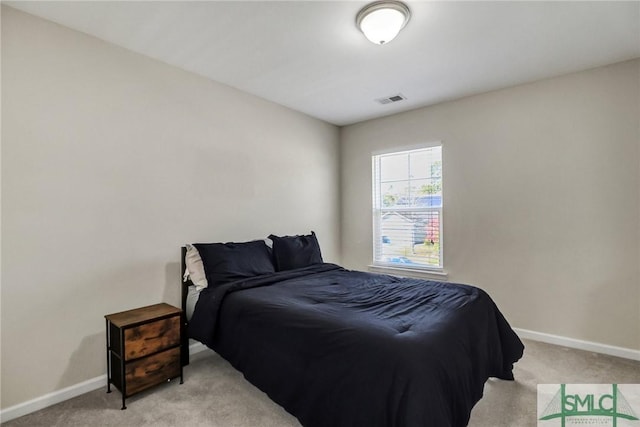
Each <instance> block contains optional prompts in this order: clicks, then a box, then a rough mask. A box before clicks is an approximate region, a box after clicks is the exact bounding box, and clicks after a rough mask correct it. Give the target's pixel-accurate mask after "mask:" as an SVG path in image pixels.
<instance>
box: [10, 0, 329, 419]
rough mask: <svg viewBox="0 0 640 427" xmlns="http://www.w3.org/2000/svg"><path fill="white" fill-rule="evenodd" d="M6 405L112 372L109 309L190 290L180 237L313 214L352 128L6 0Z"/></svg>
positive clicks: (241, 230) (248, 234)
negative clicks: (182, 277) (185, 286)
mask: <svg viewBox="0 0 640 427" xmlns="http://www.w3.org/2000/svg"><path fill="white" fill-rule="evenodd" d="M2 124H3V126H2V307H1V309H2V314H1V316H2V317H1V323H2V347H1V348H2V354H1V358H2V371H1V376H2V407H3V408H7V407H10V406H12V405H15V404H18V403H21V402H24V401H27V400H29V399H32V398H36V397H39V396H42V395H44V394H46V393H49V392H52V391H54V390H59V389H61V388H64V387H67V386H70V385H74V384H76V383H79V382H81V381H84V380H87V379H90V378H94V377H97V376H99V375H103V374H104V373H105V366H106V363H105V342H104V341H105V338H104V327H105V325H104V318H103V316H104V315H105V314H107V313H112V312H116V311H120V310H125V309H130V308H134V307H138V306H143V305H148V304H153V303H156V302H160V301H166V302H169V303H173V304H179V285H180V282H179V274H180V272H179V250H180V249H179V248H180V245H181V244H184V243H185V242H191V241H196V240H197V241H227V240H244V239H252V238H259V237H263V236H266V235H268V234H269V233H282V234H290V233H301V232H308V231H309V230H310V229H314V230H315V231H316V233H317V234H318V238H319V240H320V244H321V247H322V250H323V254H324V256H325V259H326V260H328V261H333V262H339V261H340V259H339V248H340V247H339V241H338V239H339V232H338V230H339V205H338V204H339V196H338V192H337V189H338V187H339V183H338V176H339V171H338V136H339V132H338V129H337V128H336V127H334V126H331V125H328V124H326V123H323V122H321V121H318V120H315V119H312V118H309V117H308V116H305V115H303V114H300V113H297V112H293V111H291V110H288V109H286V108H283V107H280V106H277V105H275V104H272V103H269V102H266V101H264V100H260V99H258V98H255V97H253V96H250V95H247V94H245V93H242V92H239V91H237V90H234V89H231V88H229V87H227V86H224V85H221V84H217V83H215V82H212V81H210V80H207V79H204V78H201V77H198V76H195V75H193V74H190V73H187V72H184V71H181V70H178V69H176V68H173V67H170V66H168V65H164V64H162V63H159V62H156V61H153V60H150V59H148V58H145V57H143V56H140V55H137V54H134V53H131V52H129V51H126V50H124V49H121V48H118V47H115V46H113V45H109V44H107V43H104V42H101V41H99V40H97V39H94V38H92V37H88V36H85V35H83V34H80V33H78V32H75V31H72V30H69V29H65V28H63V27H61V26H58V25H55V24H53V23H50V22H47V21H44V20H41V19H38V18H35V17H31V16H29V15H26V14H24V13H21V12H18V11H16V10H14V9H11V8H7V7H4V6H3V7H2Z"/></svg>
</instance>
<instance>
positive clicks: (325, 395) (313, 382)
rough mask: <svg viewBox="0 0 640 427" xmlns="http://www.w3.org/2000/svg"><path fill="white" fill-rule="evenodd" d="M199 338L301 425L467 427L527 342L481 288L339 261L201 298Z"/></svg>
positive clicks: (194, 326)
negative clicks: (486, 390)
mask: <svg viewBox="0 0 640 427" xmlns="http://www.w3.org/2000/svg"><path fill="white" fill-rule="evenodd" d="M189 334H190V336H191V337H193V338H196V339H197V340H199V341H201V342H203V343H204V344H206V345H207V346H209V347H211V348H213V349H214V350H216V351H217V352H218V353H219V354H220V355H221V356H223V357H224V358H225V359H227V360H228V361H229V362H230V363H231V364H232V365H234V366H235V367H236V368H237V369H238V370H240V371H241V372H242V373H243V374H244V376H245V377H246V378H247V379H248V380H249V381H250V382H251V383H253V384H254V385H256V386H257V387H258V388H260V389H261V390H263V391H264V392H266V393H267V394H268V395H269V396H270V397H271V398H272V399H273V400H274V401H275V402H277V403H279V404H280V405H282V406H283V407H284V408H285V409H286V410H287V411H289V412H290V413H291V414H293V415H295V416H296V417H297V418H298V419H299V420H300V422H301V423H302V424H303V425H304V426H309V427H313V426H318V427H339V426H351V427H360V426H361V427H375V426H405V427H409V426H411V427H414V426H415V427H418V426H433V427H447V426H466V425H467V423H468V421H469V416H470V413H471V409H472V408H473V405H474V404H475V403H476V402H477V401H478V400H479V399H480V398H481V397H482V391H483V387H484V383H485V381H486V380H487V379H488V378H489V377H498V378H502V379H507V380H510V379H513V374H512V368H513V363H514V362H515V361H517V360H518V359H519V358H520V357H521V356H522V352H523V348H524V347H523V345H522V343H521V341H520V340H519V338H518V337H517V335H516V334H515V333H514V332H513V331H512V330H511V328H510V326H509V324H508V323H507V321H506V320H505V319H504V317H503V316H502V314H501V313H500V311H499V310H498V308H497V307H496V306H495V304H494V302H493V301H492V300H491V298H490V297H489V296H488V295H487V294H486V293H485V292H484V291H482V290H481V289H478V288H475V287H472V286H467V285H454V284H449V283H441V282H433V281H424V280H417V279H404V278H397V277H393V276H386V275H379V274H370V273H363V272H357V271H348V270H345V269H343V268H341V267H338V266H336V265H333V264H321V265H317V266H312V267H308V268H304V269H299V270H291V271H286V272H280V273H276V274H273V275H268V276H258V277H256V278H253V279H249V280H242V281H237V282H233V283H229V284H226V285H222V286H219V287H216V288H213V289H205V290H204V291H202V293H201V296H200V299H199V300H198V303H197V305H196V309H195V312H194V314H193V316H192V319H191V322H190V325H189Z"/></svg>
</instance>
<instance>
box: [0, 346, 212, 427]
mask: <svg viewBox="0 0 640 427" xmlns="http://www.w3.org/2000/svg"><path fill="white" fill-rule="evenodd" d="M205 350H208V347H206V346H205V345H204V344H202V343H199V342H195V343H194V344H191V345H189V355H190V357H192V360H197V359H199V358H201V356H198V357H196V358H193V356H195V355H196V354H198V353H202V352H204V351H205ZM102 387H104V388H105V390H106V387H107V375H106V374H105V375H100V376H99V377H95V378H92V379H90V380H87V381H83V382H81V383H78V384H75V385H72V386H69V387H66V388H63V389H60V390H56V391H54V392H51V393H47V394H45V395H44V396H40V397H36V398H35V399H31V400H28V401H26V402H23V403H19V404H17V405H15V406H11V407H9V408H7V409H3V410H1V411H0V422H2V423H6V422H7V421H11V420H13V419H15V418H18V417H21V416H23V415H27V414H31V413H32V412H36V411H39V410H40V409H44V408H46V407H49V406H52V405H55V404H56V403H60V402H64V401H65V400H69V399H72V398H74V397H76V396H80V395H81V394H85V393H89V392H90V391H93V390H97V389H99V388H102Z"/></svg>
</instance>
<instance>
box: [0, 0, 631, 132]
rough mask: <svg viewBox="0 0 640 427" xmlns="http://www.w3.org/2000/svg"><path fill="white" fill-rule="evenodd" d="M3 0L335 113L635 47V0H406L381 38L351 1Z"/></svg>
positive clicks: (438, 94) (369, 110) (577, 63)
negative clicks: (380, 40)
mask: <svg viewBox="0 0 640 427" xmlns="http://www.w3.org/2000/svg"><path fill="white" fill-rule="evenodd" d="M3 3H4V4H8V5H10V6H12V7H14V8H16V9H20V10H23V11H25V12H28V13H31V14H33V15H37V16H40V17H42V18H45V19H48V20H51V21H54V22H57V23H59V24H62V25H64V26H67V27H70V28H73V29H75V30H78V31H82V32H84V33H87V34H91V35H93V36H95V37H98V38H100V39H103V40H106V41H109V42H111V43H114V44H116V45H120V46H123V47H125V48H127V49H130V50H132V51H134V52H138V53H141V54H143V55H147V56H150V57H152V58H156V59H158V60H160V61H163V62H165V63H168V64H171V65H174V66H177V67H180V68H182V69H185V70H188V71H192V72H194V73H197V74H199V75H202V76H206V77H208V78H211V79H213V80H215V81H218V82H221V83H225V84H227V85H229V86H233V87H235V88H238V89H240V90H243V91H245V92H249V93H251V94H254V95H257V96H259V97H262V98H265V99H268V100H270V101H273V102H275V103H278V104H281V105H284V106H287V107H289V108H292V109H294V110H297V111H301V112H303V113H306V114H308V115H310V116H313V117H316V118H319V119H322V120H325V121H327V122H330V123H333V124H336V125H347V124H352V123H356V122H360V121H364V120H368V119H372V118H377V117H382V116H386V115H390V114H394V113H398V112H401V111H406V110H411V109H414V108H418V107H423V106H427V105H432V104H436V103H439V102H442V101H445V100H451V99H456V98H460V97H463V96H468V95H473V94H478V93H483V92H487V91H490V90H494V89H499V88H503V87H508V86H513V85H516V84H521V83H525V82H529V81H534V80H539V79H542V78H547V77H551V76H556V75H560V74H565V73H569V72H573V71H579V70H584V69H588V68H593V67H597V66H601V65H605V64H610V63H614V62H619V61H624V60H627V59H632V58H637V57H640V2H638V1H631V2H483V1H472V2H432V1H412V0H407V1H406V4H407V5H408V6H409V8H410V9H411V13H412V17H411V20H410V21H409V23H408V24H407V26H406V27H405V28H404V30H403V31H402V32H401V33H400V35H399V36H398V37H397V38H396V39H395V40H393V41H392V42H390V43H389V44H386V45H382V46H378V45H374V44H372V43H370V42H369V41H368V40H366V39H365V37H364V36H363V35H362V34H361V33H360V32H359V30H358V29H356V27H355V16H356V13H357V12H358V10H359V9H360V8H362V7H363V6H364V5H365V4H366V2H361V1H256V2H250V1H196V2H168V1H158V2H156V1H141V2H113V1H106V2H84V1H76V2H58V1H44V2H40V1H29V2H22V1H3ZM396 94H402V95H404V96H405V97H406V100H404V101H401V102H397V103H391V104H386V105H381V104H380V103H378V102H376V99H379V98H384V97H389V96H393V95H396Z"/></svg>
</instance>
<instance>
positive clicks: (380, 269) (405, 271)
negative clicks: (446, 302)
mask: <svg viewBox="0 0 640 427" xmlns="http://www.w3.org/2000/svg"><path fill="white" fill-rule="evenodd" d="M368 267H369V271H370V272H372V273H382V274H391V275H392V276H402V277H412V278H415V279H432V280H439V281H442V282H446V281H447V279H448V278H449V274H448V273H447V272H446V271H444V270H423V269H417V268H406V267H390V266H383V265H369V266H368Z"/></svg>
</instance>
